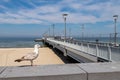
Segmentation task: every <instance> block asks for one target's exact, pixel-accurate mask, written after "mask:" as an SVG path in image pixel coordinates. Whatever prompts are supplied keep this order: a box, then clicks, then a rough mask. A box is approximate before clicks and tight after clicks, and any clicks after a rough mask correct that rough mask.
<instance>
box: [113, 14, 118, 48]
mask: <svg viewBox="0 0 120 80" xmlns="http://www.w3.org/2000/svg"><path fill="white" fill-rule="evenodd" d="M113 18H114V21H115V28H114V31H115V33H114V34H115V35H114V43H115V46H116V42H117V31H116V23H117V19H118V15H114V16H113Z"/></svg>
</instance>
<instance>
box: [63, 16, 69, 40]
mask: <svg viewBox="0 0 120 80" xmlns="http://www.w3.org/2000/svg"><path fill="white" fill-rule="evenodd" d="M67 15H68V14H63V18H64V23H65V32H64V37H65V39H64V41H66V17H67Z"/></svg>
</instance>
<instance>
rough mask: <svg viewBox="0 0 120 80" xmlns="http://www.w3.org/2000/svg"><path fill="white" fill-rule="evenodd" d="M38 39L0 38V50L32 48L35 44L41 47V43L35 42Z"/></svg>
mask: <svg viewBox="0 0 120 80" xmlns="http://www.w3.org/2000/svg"><path fill="white" fill-rule="evenodd" d="M35 39H38V38H33V37H31V38H21V37H20V38H16V37H15V38H13V37H9V38H8V37H0V48H32V47H34V45H35V44H40V45H43V44H42V42H35V41H34V40H35Z"/></svg>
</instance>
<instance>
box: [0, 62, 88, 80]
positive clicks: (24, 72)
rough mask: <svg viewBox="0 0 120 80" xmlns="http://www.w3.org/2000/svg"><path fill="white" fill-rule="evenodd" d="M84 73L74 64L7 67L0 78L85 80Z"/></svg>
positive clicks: (10, 79)
mask: <svg viewBox="0 0 120 80" xmlns="http://www.w3.org/2000/svg"><path fill="white" fill-rule="evenodd" d="M86 76H87V75H86V73H85V72H84V71H83V70H82V69H80V68H79V66H77V65H74V64H67V65H48V66H33V67H30V66H29V67H8V68H7V69H5V71H4V72H2V73H1V74H0V80H3V79H4V80H86Z"/></svg>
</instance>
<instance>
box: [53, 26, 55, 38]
mask: <svg viewBox="0 0 120 80" xmlns="http://www.w3.org/2000/svg"><path fill="white" fill-rule="evenodd" d="M54 29H55V25H54V24H53V37H55V35H54Z"/></svg>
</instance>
